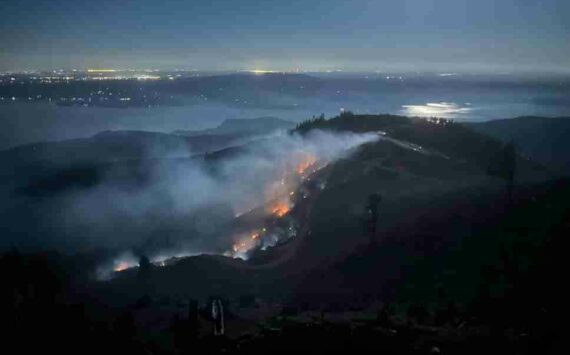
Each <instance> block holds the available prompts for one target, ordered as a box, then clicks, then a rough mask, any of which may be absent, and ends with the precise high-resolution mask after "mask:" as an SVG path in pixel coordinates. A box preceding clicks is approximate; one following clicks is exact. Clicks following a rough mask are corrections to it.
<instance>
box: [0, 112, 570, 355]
mask: <svg viewBox="0 0 570 355" xmlns="http://www.w3.org/2000/svg"><path fill="white" fill-rule="evenodd" d="M313 129H325V130H335V131H353V132H379V131H381V132H382V134H383V135H385V137H387V139H381V140H379V141H377V142H372V143H368V144H365V145H363V146H361V147H359V149H358V150H357V151H356V152H355V153H354V154H352V155H351V156H349V157H347V158H345V159H341V160H339V161H337V162H335V163H334V164H332V165H331V166H327V167H326V168H324V169H322V170H320V171H319V172H317V173H315V175H313V176H312V179H313V181H315V182H317V183H319V184H320V185H319V186H321V185H326V186H325V187H324V188H320V189H319V192H318V193H317V192H312V191H313V190H312V189H311V184H309V183H307V184H306V185H303V186H301V188H300V189H305V190H304V191H308V192H312V194H311V195H310V197H309V198H307V199H305V201H304V202H303V201H300V202H299V203H297V204H295V207H294V208H293V209H292V210H291V211H290V212H288V215H286V216H285V217H283V218H289V219H293V220H295V222H296V223H297V224H298V225H299V228H298V231H297V235H296V236H295V237H293V238H291V239H288V240H286V241H283V242H282V243H278V244H277V245H275V246H274V247H272V248H268V249H266V250H258V251H255V252H254V253H253V254H251V256H250V258H249V260H247V261H244V260H239V259H232V258H228V257H224V256H221V255H200V256H195V257H188V258H181V259H179V260H173V261H172V262H171V263H169V264H168V265H166V266H157V265H153V264H150V263H148V262H147V261H145V260H144V258H141V263H140V266H139V267H136V268H131V269H128V270H126V271H122V272H118V273H116V275H115V277H114V278H113V279H112V280H110V281H95V280H94V279H93V278H92V272H93V270H94V269H95V268H96V266H97V263H98V262H99V260H100V258H101V254H104V253H105V252H106V251H97V250H94V251H88V252H85V253H82V254H69V253H67V254H64V253H59V252H50V253H47V252H31V251H30V252H28V251H17V250H16V249H12V250H11V251H7V252H6V253H4V254H3V256H2V257H1V259H0V279H1V280H2V283H1V286H2V292H1V293H0V294H1V297H2V300H0V307H2V309H1V312H0V313H1V314H2V318H1V320H0V322H1V324H2V330H1V331H2V334H3V343H4V347H5V348H6V349H11V348H13V349H18V351H19V352H24V353H28V352H31V351H32V350H35V351H43V352H46V351H48V349H56V351H57V353H94V354H95V353H103V352H110V351H112V352H117V353H123V354H126V353H129V354H130V353H143V354H154V353H156V354H161V353H164V354H181V353H183V354H190V353H242V354H257V353H264V354H267V353H278V354H291V353H294V352H299V353H300V352H310V353H335V352H341V351H342V352H348V351H356V352H363V353H388V354H408V353H410V354H422V353H423V354H425V353H430V354H437V353H448V354H480V353H482V352H493V353H504V354H547V353H562V352H564V350H565V349H566V348H567V345H566V344H565V341H564V339H563V325H564V324H565V321H566V320H565V316H564V313H563V311H562V310H563V309H564V306H565V298H564V297H563V296H562V289H563V273H562V271H563V270H564V269H565V268H564V266H565V260H564V257H563V253H564V248H563V247H562V245H563V244H562V243H563V240H564V238H565V237H566V236H567V235H568V232H569V229H570V224H569V223H568V221H570V218H569V217H570V208H569V207H568V201H569V199H570V180H568V179H567V178H564V177H561V176H559V175H556V173H558V171H559V170H558V169H556V168H553V169H551V168H550V167H549V166H546V165H541V164H538V163H535V162H534V161H531V160H529V159H528V158H527V157H525V156H522V155H520V154H518V153H516V150H515V153H514V154H512V153H510V152H512V150H511V149H512V148H509V145H508V144H505V142H501V141H498V140H495V139H493V138H489V137H487V136H484V135H482V134H479V133H475V132H474V131H473V130H471V129H470V128H468V127H464V126H462V125H459V124H453V123H450V122H447V121H443V120H442V121H437V122H428V121H425V120H420V119H410V118H406V117H399V116H372V115H368V116H359V115H352V114H350V113H347V114H343V115H341V116H338V117H335V118H332V119H330V120H324V119H321V118H316V119H314V120H311V121H308V122H306V123H304V124H301V125H299V126H298V127H297V129H296V131H297V132H298V133H299V134H304V133H305V132H308V131H310V130H313ZM516 148H518V149H520V148H519V147H516ZM227 154H239V149H238V150H237V152H235V151H230V152H228V151H224V152H223V153H219V154H218V155H216V154H213V155H208V156H207V157H206V158H204V159H214V160H216V159H224V157H225V156H226V155H227ZM194 159H195V158H194ZM130 164H132V162H131V163H130ZM66 169H68V167H66ZM126 171H127V172H126V173H125V177H124V178H125V179H130V178H131V177H130V175H129V173H128V171H129V169H127V170H126ZM515 171H516V174H515V173H514V172H515ZM553 171H554V172H553ZM137 173H140V170H137ZM50 174H51V170H50ZM512 175H515V178H514V179H513V178H510V177H511V176H512ZM137 176H138V175H137ZM30 179H31V180H33V176H32V177H30ZM77 180H79V181H81V180H82V175H81V172H80V173H78V175H73V176H71V177H69V181H72V182H75V181H77ZM92 183H93V184H97V181H94V182H92ZM325 183H326V184H325ZM16 188H17V189H18V190H17V191H19V192H18V193H24V194H25V196H26V198H32V199H36V198H37V199H42V201H43V202H46V201H49V199H51V198H54V197H53V195H54V194H55V195H57V193H58V191H60V190H58V189H52V188H51V187H50V186H48V187H47V188H46V185H41V184H40V185H37V184H36V185H34V184H33V183H28V184H27V185H26V188H27V190H24V192H22V190H21V187H18V186H17V187H16ZM46 190H47V191H48V192H49V193H45V191H46ZM315 191H316V190H315ZM373 205H374V206H375V207H372V206H373ZM372 211H376V212H375V213H374V212H372ZM246 217H247V216H246ZM371 220H372V221H373V222H371ZM275 223H279V222H278V221H277V222H275ZM213 299H221V300H222V302H223V304H224V310H225V335H223V336H214V335H213V334H212V333H213V332H212V329H213V326H214V324H213V321H212V317H211V306H210V305H211V301H212V300H213Z"/></svg>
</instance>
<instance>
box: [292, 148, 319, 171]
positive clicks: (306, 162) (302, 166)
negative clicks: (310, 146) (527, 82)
mask: <svg viewBox="0 0 570 355" xmlns="http://www.w3.org/2000/svg"><path fill="white" fill-rule="evenodd" d="M316 162H317V157H315V156H314V155H313V154H308V153H307V154H303V156H302V159H301V162H299V163H298V164H297V166H296V168H295V171H296V172H297V174H298V175H302V174H303V173H304V172H305V171H306V170H307V169H308V168H310V167H311V166H313V165H314V164H315V163H316Z"/></svg>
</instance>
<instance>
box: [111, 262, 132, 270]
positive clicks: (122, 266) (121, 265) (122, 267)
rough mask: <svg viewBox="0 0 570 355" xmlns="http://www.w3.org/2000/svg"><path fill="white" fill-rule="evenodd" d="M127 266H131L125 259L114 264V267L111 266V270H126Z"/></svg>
mask: <svg viewBox="0 0 570 355" xmlns="http://www.w3.org/2000/svg"><path fill="white" fill-rule="evenodd" d="M129 267H131V265H129V263H127V262H126V261H120V262H118V263H117V264H116V265H115V267H114V268H113V271H115V272H121V271H124V270H127V269H128V268H129Z"/></svg>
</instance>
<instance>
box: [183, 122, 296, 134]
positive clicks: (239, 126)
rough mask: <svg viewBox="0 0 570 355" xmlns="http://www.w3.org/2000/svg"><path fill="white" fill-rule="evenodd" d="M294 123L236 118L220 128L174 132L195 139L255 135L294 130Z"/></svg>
mask: <svg viewBox="0 0 570 355" xmlns="http://www.w3.org/2000/svg"><path fill="white" fill-rule="evenodd" d="M293 126H294V123H293V122H291V121H286V120H282V119H280V118H277V117H258V118H250V119H243V118H234V119H227V120H225V121H223V122H222V123H221V124H220V125H219V126H218V127H216V128H210V129H204V130H198V131H183V130H180V131H174V132H173V133H174V134H178V135H182V136H188V137H193V136H197V135H228V134H231V135H255V134H266V133H272V132H274V131H277V130H285V129H289V128H293Z"/></svg>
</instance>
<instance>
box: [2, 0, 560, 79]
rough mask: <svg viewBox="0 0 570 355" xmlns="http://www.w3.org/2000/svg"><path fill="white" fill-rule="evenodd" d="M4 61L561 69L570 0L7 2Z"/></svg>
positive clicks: (22, 66)
mask: <svg viewBox="0 0 570 355" xmlns="http://www.w3.org/2000/svg"><path fill="white" fill-rule="evenodd" d="M0 16H1V20H0V70H28V69H56V68H78V69H82V68H89V67H91V68H93V67H96V68H139V69H140V68H164V69H166V68H182V69H199V70H234V69H240V70H244V69H246V70H247V69H266V70H295V69H300V70H308V71H313V70H328V69H336V68H339V69H343V70H353V71H376V70H379V71H389V70H391V71H400V70H401V71H408V70H435V71H449V70H474V71H476V70H489V71H505V70H507V71H512V70H521V71H527V70H530V71H534V70H539V71H559V70H567V69H568V67H569V62H570V19H569V17H570V1H568V0H543V1H540V0H494V1H493V0H386V1H379V0H376V1H373V0H355V1H341V0H329V1H312V0H287V1H284V0H280V1H277V0H264V1H253V0H228V1H223V0H207V1H196V0H194V1H183V0H178V1H174V0H160V1H158V0H137V1H135V0H100V1H95V0H4V1H1V2H0Z"/></svg>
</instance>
